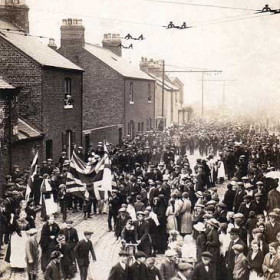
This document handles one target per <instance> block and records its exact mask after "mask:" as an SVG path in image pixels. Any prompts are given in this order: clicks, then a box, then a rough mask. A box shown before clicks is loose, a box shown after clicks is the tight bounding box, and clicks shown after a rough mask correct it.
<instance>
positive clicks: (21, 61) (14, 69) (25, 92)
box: [0, 38, 82, 160]
mask: <svg viewBox="0 0 280 280" xmlns="http://www.w3.org/2000/svg"><path fill="white" fill-rule="evenodd" d="M0 54H1V55H0V59H1V63H0V75H1V76H3V77H4V79H5V80H6V81H7V82H9V83H11V84H12V85H14V86H16V87H21V91H20V94H19V95H18V107H19V108H18V110H19V115H21V116H22V117H23V118H25V119H26V120H27V121H28V122H29V123H30V124H32V125H34V126H35V127H37V128H38V129H39V130H41V131H42V132H43V133H45V134H46V137H45V139H44V142H43V143H42V145H41V146H40V154H41V158H42V160H43V159H45V143H46V140H50V139H51V140H53V155H54V160H56V159H57V157H59V155H60V152H61V149H62V132H66V130H72V131H73V132H75V135H76V137H75V140H76V143H77V144H78V145H80V143H81V114H82V113H81V110H82V109H81V100H82V93H81V90H82V72H71V71H67V70H63V69H55V68H53V69H51V68H44V69H43V68H42V67H41V66H40V65H37V63H35V62H33V61H32V60H30V59H29V58H27V57H26V56H25V55H24V54H22V53H21V52H19V51H17V50H15V49H14V48H13V47H12V46H10V45H9V44H8V43H7V42H5V41H4V40H3V39H1V38H0ZM66 77H68V78H70V79H72V95H73V99H74V106H73V109H68V110H65V109H64V97H65V95H64V79H65V78H66Z"/></svg>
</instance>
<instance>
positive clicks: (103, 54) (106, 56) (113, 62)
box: [84, 43, 154, 80]
mask: <svg viewBox="0 0 280 280" xmlns="http://www.w3.org/2000/svg"><path fill="white" fill-rule="evenodd" d="M84 49H85V50H86V51H88V52H89V53H90V54H92V55H93V56H95V57H97V58H98V59H99V60H101V61H103V62H104V63H105V64H107V65H108V66H109V67H110V68H112V69H114V70H115V71H116V72H118V73H119V74H120V75H122V76H123V77H127V78H135V79H143V80H154V79H152V78H151V77H150V76H149V75H147V74H146V73H145V72H143V71H142V70H140V68H138V67H136V66H134V65H133V64H131V63H129V62H128V61H127V60H126V59H124V58H122V57H120V56H118V55H116V54H114V53H113V52H111V51H110V50H107V49H105V48H102V47H99V46H96V45H93V44H89V43H85V47H84Z"/></svg>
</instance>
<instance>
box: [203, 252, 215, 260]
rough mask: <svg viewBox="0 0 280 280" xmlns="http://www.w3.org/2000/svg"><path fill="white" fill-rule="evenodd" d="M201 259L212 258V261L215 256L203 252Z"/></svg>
mask: <svg viewBox="0 0 280 280" xmlns="http://www.w3.org/2000/svg"><path fill="white" fill-rule="evenodd" d="M201 257H204V258H210V259H212V258H213V255H212V254H211V253H210V252H207V251H206V252H203V253H202V254H201Z"/></svg>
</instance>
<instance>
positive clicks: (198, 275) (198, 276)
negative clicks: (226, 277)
mask: <svg viewBox="0 0 280 280" xmlns="http://www.w3.org/2000/svg"><path fill="white" fill-rule="evenodd" d="M212 258H213V255H212V254H211V253H209V252H207V251H206V252H203V253H202V254H201V260H202V262H201V263H199V264H197V265H196V266H195V268H194V271H193V278H192V280H216V279H218V278H215V273H214V271H213V267H212V266H211V264H210V262H211V261H212Z"/></svg>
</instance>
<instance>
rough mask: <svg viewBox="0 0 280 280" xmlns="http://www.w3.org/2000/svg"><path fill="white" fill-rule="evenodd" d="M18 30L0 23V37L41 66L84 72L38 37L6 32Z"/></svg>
mask: <svg viewBox="0 0 280 280" xmlns="http://www.w3.org/2000/svg"><path fill="white" fill-rule="evenodd" d="M6 28H9V29H17V28H16V27H15V26H13V25H12V24H9V23H6V22H4V21H0V36H1V37H2V38H4V39H5V40H7V41H8V42H10V43H11V44H12V45H14V46H15V47H16V48H18V49H19V50H21V51H22V52H24V53H25V54H26V55H27V56H29V57H31V58H32V59H33V60H35V61H37V62H38V63H39V64H40V65H41V66H50V67H56V68H63V69H69V70H79V71H83V70H82V69H81V68H80V67H79V66H77V65H75V64H74V63H72V62H71V61H70V60H68V59H67V58H65V57H63V56H62V55H60V54H59V53H57V52H56V51H55V50H53V49H51V48H50V47H48V46H47V45H45V44H43V43H42V42H41V41H40V38H38V37H32V36H25V35H24V33H23V32H17V31H6V30H4V29H6Z"/></svg>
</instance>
